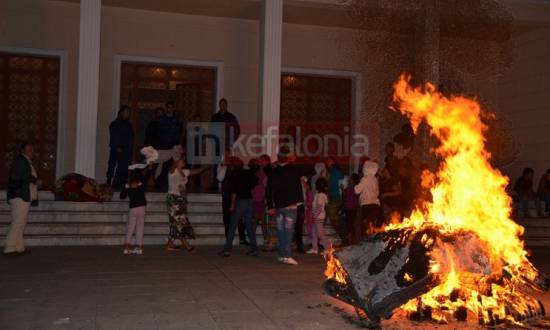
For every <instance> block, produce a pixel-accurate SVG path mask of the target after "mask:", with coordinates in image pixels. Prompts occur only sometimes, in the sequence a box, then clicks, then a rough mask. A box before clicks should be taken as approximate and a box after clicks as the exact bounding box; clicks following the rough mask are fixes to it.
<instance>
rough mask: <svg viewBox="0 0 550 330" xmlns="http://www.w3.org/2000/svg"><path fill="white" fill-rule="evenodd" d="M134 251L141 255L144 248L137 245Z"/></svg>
mask: <svg viewBox="0 0 550 330" xmlns="http://www.w3.org/2000/svg"><path fill="white" fill-rule="evenodd" d="M132 253H133V254H137V255H138V256H140V255H142V254H143V249H142V248H140V247H135V248H134V249H133V250H132Z"/></svg>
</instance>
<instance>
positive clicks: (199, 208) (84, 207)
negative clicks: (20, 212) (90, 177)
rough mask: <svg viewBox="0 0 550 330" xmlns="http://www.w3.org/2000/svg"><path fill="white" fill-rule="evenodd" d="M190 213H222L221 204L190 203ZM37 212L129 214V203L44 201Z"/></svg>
mask: <svg viewBox="0 0 550 330" xmlns="http://www.w3.org/2000/svg"><path fill="white" fill-rule="evenodd" d="M147 210H148V211H150V212H166V210H167V206H166V203H165V202H149V203H148V204H147ZM187 210H188V212H207V213H212V212H219V213H221V212H222V204H221V202H219V203H218V202H189V203H188V205H187ZM37 211H54V212H126V213H127V212H128V202H107V203H93V202H92V203H76V202H55V201H42V202H40V204H39V205H38V206H36V207H31V213H32V212H37ZM1 212H6V213H9V212H10V206H9V204H7V203H1V204H0V213H1Z"/></svg>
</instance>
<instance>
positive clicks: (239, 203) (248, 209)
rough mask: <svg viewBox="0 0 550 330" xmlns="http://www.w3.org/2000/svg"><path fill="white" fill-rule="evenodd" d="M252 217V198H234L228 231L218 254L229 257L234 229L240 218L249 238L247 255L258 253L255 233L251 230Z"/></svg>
mask: <svg viewBox="0 0 550 330" xmlns="http://www.w3.org/2000/svg"><path fill="white" fill-rule="evenodd" d="M253 217H254V209H253V206H252V199H241V200H235V206H234V207H233V212H232V213H231V223H230V224H229V231H228V232H227V236H226V239H225V245H224V247H223V250H222V252H220V256H223V257H229V256H230V255H231V250H232V247H233V239H234V238H235V230H236V229H237V226H238V224H239V221H240V219H243V223H244V228H245V230H246V234H247V235H248V237H249V239H250V251H248V252H247V253H246V254H247V255H249V256H257V255H258V244H257V242H256V233H254V231H253V230H252V225H253Z"/></svg>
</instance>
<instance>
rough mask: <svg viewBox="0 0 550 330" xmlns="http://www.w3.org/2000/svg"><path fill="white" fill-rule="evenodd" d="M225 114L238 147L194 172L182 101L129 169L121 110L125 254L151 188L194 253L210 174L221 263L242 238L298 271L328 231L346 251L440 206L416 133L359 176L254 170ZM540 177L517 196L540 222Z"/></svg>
mask: <svg viewBox="0 0 550 330" xmlns="http://www.w3.org/2000/svg"><path fill="white" fill-rule="evenodd" d="M219 106H220V110H219V111H218V112H217V113H216V114H215V115H214V116H213V117H212V121H214V122H223V123H225V124H226V132H225V134H226V135H228V136H231V137H232V139H226V141H227V143H226V145H225V151H226V157H224V160H223V164H219V165H217V166H202V167H192V166H188V165H187V164H186V162H185V156H184V155H185V153H184V150H183V148H182V147H181V142H182V129H183V128H182V124H181V121H180V119H179V117H178V116H177V115H176V114H175V106H174V103H173V102H167V103H166V108H165V109H158V111H157V114H156V116H155V118H154V119H153V120H152V121H151V123H150V124H149V126H148V127H147V132H146V139H145V141H144V144H143V145H144V147H145V149H149V150H153V151H154V154H155V157H154V161H149V160H148V161H147V162H145V163H139V162H138V163H136V164H133V165H130V160H131V159H132V151H133V147H134V132H133V128H132V125H131V124H130V122H129V109H128V107H122V108H121V109H120V111H119V113H118V117H117V119H116V120H115V121H113V123H111V125H110V132H111V141H110V147H111V151H110V159H109V168H108V171H107V182H108V183H109V184H110V185H111V186H112V187H113V188H114V189H118V190H119V191H120V197H121V198H122V199H126V198H128V199H129V215H128V223H127V232H126V237H125V243H124V248H123V253H124V254H126V255H129V254H138V255H140V254H143V246H142V245H143V233H144V226H145V222H146V207H147V199H146V194H147V191H148V185H149V183H150V182H151V181H154V182H155V187H156V189H157V190H159V189H160V190H161V191H164V192H166V194H167V195H166V203H167V213H168V214H167V218H168V223H169V230H168V237H167V243H166V249H167V250H169V251H173V250H177V249H180V248H181V249H185V250H186V251H189V252H192V251H193V250H194V249H195V248H194V247H193V246H192V245H191V243H190V240H192V239H194V238H195V233H194V230H193V226H192V219H190V218H189V216H188V212H187V204H188V202H187V191H188V188H187V185H188V182H189V180H190V179H192V178H193V177H194V176H197V175H200V174H201V173H203V172H205V171H211V173H212V176H213V177H214V180H213V182H212V185H213V186H214V189H215V190H218V189H219V190H220V191H221V195H222V211H223V224H224V228H225V244H224V246H223V248H222V249H221V251H220V252H219V253H218V255H219V256H221V257H230V256H231V253H232V250H233V249H232V248H233V240H234V238H235V232H238V237H239V243H240V244H241V245H245V246H249V250H248V252H247V253H246V254H247V255H249V256H257V255H258V254H259V253H260V250H261V251H262V252H272V251H273V252H274V251H277V253H278V261H280V262H281V263H284V264H290V265H297V264H298V261H297V260H296V259H295V258H294V257H293V255H294V254H293V252H294V251H296V252H297V253H307V254H319V253H324V252H326V251H329V250H330V249H331V247H332V245H333V243H334V241H333V240H331V239H330V238H329V236H328V235H327V232H326V231H325V228H327V225H329V224H330V225H331V227H332V228H333V229H334V231H335V233H336V238H337V241H338V244H341V245H348V244H357V243H358V242H360V241H361V240H362V239H363V238H365V237H367V236H369V235H371V234H373V233H375V232H377V231H379V230H382V229H383V228H384V226H385V225H386V224H388V223H389V222H392V221H399V220H400V218H402V217H406V216H408V215H409V214H410V213H411V212H412V210H413V208H414V207H422V203H423V202H426V201H429V200H430V198H431V196H430V194H429V191H428V190H426V189H422V183H421V178H422V177H423V175H422V172H423V171H424V170H427V166H426V165H419V164H416V163H415V162H414V161H412V157H410V154H411V149H412V148H413V145H414V134H413V132H412V129H411V127H410V125H404V126H403V127H402V129H401V131H400V132H399V134H397V135H396V136H395V137H394V138H393V142H389V143H387V144H386V146H385V157H384V159H383V162H382V164H379V163H378V162H377V161H374V160H371V159H369V158H367V157H365V158H364V159H361V160H360V162H359V164H360V168H358V169H357V173H353V171H351V170H350V169H349V166H348V164H344V165H346V166H340V165H341V164H338V163H337V162H336V161H335V160H334V159H332V158H326V159H322V160H320V161H319V160H317V162H316V163H315V164H312V163H311V160H310V159H299V158H297V156H296V154H295V153H294V151H293V150H292V147H291V146H290V147H288V146H285V147H283V148H281V150H280V151H279V153H278V155H277V159H276V161H273V162H272V160H271V159H270V157H269V156H268V155H262V156H260V157H258V158H254V159H250V160H248V162H247V164H245V163H244V161H243V160H242V159H240V158H238V157H235V156H230V154H231V148H232V143H233V141H235V140H236V139H237V138H238V135H239V133H240V132H239V130H240V128H239V124H238V121H237V119H236V117H235V116H234V115H233V114H231V113H229V112H228V110H227V101H226V100H225V99H222V100H221V101H220V103H219ZM145 149H142V153H143V150H145ZM144 155H145V154H144ZM34 157H35V151H34V145H33V144H32V143H30V142H27V143H24V144H22V146H21V149H20V155H19V156H18V157H17V158H16V159H15V161H14V163H13V164H12V167H11V170H10V175H9V183H8V191H7V198H8V202H9V204H10V207H11V211H12V219H13V220H12V223H11V226H10V229H9V232H8V235H7V238H6V245H5V248H4V253H5V254H8V255H21V254H25V253H28V249H26V248H25V246H24V241H23V233H24V229H25V225H26V223H27V218H28V213H29V208H30V206H31V204H32V203H33V202H35V201H37V197H38V194H37V191H38V187H39V185H40V180H39V178H38V175H37V172H36V170H35V169H34V167H33V164H32V161H33V159H34ZM145 158H147V157H145ZM533 175H534V171H533V169H531V168H526V169H524V171H523V175H522V176H521V177H520V178H519V179H518V180H517V181H516V182H515V184H514V185H513V189H511V191H512V190H513V191H512V192H511V194H512V197H513V198H514V201H515V204H516V205H519V207H518V208H517V212H516V215H518V216H520V217H529V216H530V215H531V213H530V207H529V206H530V204H531V203H533V202H534V203H533V204H534V205H535V209H536V211H537V215H538V216H546V215H548V214H550V170H548V171H547V172H546V173H545V174H544V175H543V176H542V177H541V179H540V183H539V186H538V190H537V191H535V190H534V187H533ZM541 202H544V205H545V209H543V208H542V205H541ZM258 227H260V230H261V234H262V238H263V240H262V241H263V247H262V248H261V249H260V248H259V246H258V245H259V244H258V242H257V240H256V233H257V229H258ZM304 234H307V236H309V237H310V239H311V246H308V247H306V246H305V242H304V239H303V238H304V236H305V235H304ZM178 242H179V244H178Z"/></svg>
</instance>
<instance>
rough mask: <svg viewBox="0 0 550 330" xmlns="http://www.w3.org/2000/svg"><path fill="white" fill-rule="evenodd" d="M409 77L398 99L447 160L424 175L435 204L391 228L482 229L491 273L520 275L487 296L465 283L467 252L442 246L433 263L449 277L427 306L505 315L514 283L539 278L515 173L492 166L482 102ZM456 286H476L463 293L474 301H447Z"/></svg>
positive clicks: (400, 85) (426, 298) (398, 89)
mask: <svg viewBox="0 0 550 330" xmlns="http://www.w3.org/2000/svg"><path fill="white" fill-rule="evenodd" d="M409 81H410V77H408V76H406V75H402V76H401V77H400V79H399V81H398V82H397V83H396V84H395V86H394V88H395V93H394V100H395V101H396V102H398V103H399V111H400V112H401V113H402V114H404V115H406V116H407V117H408V118H409V119H410V122H411V124H412V126H413V129H414V130H415V131H417V130H418V127H419V125H420V123H421V122H425V123H426V124H427V125H428V127H429V129H430V132H431V134H432V135H434V136H435V137H436V138H437V139H438V140H439V141H440V145H439V146H438V147H437V148H436V149H435V154H436V155H437V156H439V157H440V158H441V159H442V161H441V164H440V167H439V169H438V171H437V173H435V174H433V175H430V173H429V172H428V173H426V172H424V173H423V175H422V178H423V180H422V185H423V186H424V187H426V186H428V187H429V188H430V191H431V194H432V197H433V201H432V202H428V203H425V204H424V205H423V206H422V208H420V207H417V208H416V209H415V210H414V211H413V213H412V214H411V216H410V217H409V218H407V219H404V220H403V222H402V223H400V224H391V225H389V226H388V227H387V228H386V229H387V230H390V229H395V228H404V227H407V228H411V227H412V228H415V229H420V228H422V227H425V226H433V227H437V228H439V230H440V231H442V232H444V233H457V232H459V231H467V232H473V233H475V234H476V235H477V236H478V237H479V240H480V241H481V244H483V246H484V248H485V249H486V250H487V252H488V253H487V254H488V256H489V258H490V259H491V260H490V264H491V268H492V269H491V270H490V272H491V273H494V272H495V269H496V270H498V271H499V272H500V273H501V274H502V272H503V270H506V272H507V273H510V274H511V276H512V279H511V280H510V283H508V284H507V285H503V286H498V285H495V284H491V287H490V291H491V294H490V295H487V294H486V295H485V296H483V295H482V294H481V293H480V292H479V290H477V289H475V288H468V287H467V285H465V284H464V283H463V282H465V281H467V280H466V279H465V277H467V275H466V273H467V272H466V271H465V270H464V269H460V268H458V267H459V266H458V265H459V264H458V263H457V258H459V257H457V256H455V255H453V253H452V252H450V251H439V253H440V254H441V255H438V256H434V255H432V257H435V259H436V260H437V263H436V264H434V265H432V267H431V272H432V273H436V274H440V275H441V277H443V278H444V281H443V284H441V285H440V286H438V287H436V288H434V289H433V290H432V291H430V292H429V293H427V294H425V295H424V296H422V297H421V300H422V303H423V304H424V305H428V306H430V307H434V308H440V309H441V307H446V309H450V310H451V311H453V310H454V308H453V307H455V308H456V307H457V306H459V305H461V306H465V307H467V308H468V310H470V311H471V312H474V313H477V314H478V315H481V316H483V317H484V319H485V318H486V317H488V316H487V315H486V314H487V310H488V309H492V310H491V313H493V312H494V313H498V314H502V316H503V317H504V315H505V313H504V303H503V300H505V299H510V296H511V295H512V294H513V292H512V291H513V285H512V283H513V282H514V280H515V279H518V278H520V277H521V276H527V277H528V278H534V277H535V276H536V275H537V272H536V270H535V268H534V267H533V266H532V265H531V264H530V263H529V261H528V260H527V257H526V251H525V250H524V246H523V242H522V241H521V239H520V236H521V235H522V234H523V227H521V226H519V225H518V224H516V223H515V222H514V221H513V220H512V219H511V218H510V214H511V199H510V197H509V196H508V195H507V194H506V193H505V187H506V185H507V184H508V178H506V177H505V176H504V175H502V174H501V173H500V172H499V171H498V170H496V169H494V168H493V167H492V166H491V164H490V163H489V160H490V157H491V155H490V154H489V153H488V152H487V151H486V150H485V138H484V133H485V132H486V130H487V127H486V125H485V124H483V122H482V121H481V108H480V106H479V104H478V102H476V101H475V100H472V99H468V98H465V97H460V96H450V97H446V96H444V95H442V94H441V93H439V92H437V91H436V89H435V87H434V86H433V85H431V84H426V85H425V87H424V88H413V87H411V86H410V85H409ZM442 255H446V256H447V258H443V257H442ZM445 259H447V260H445ZM519 282H521V281H519ZM455 289H461V290H466V291H468V292H467V294H466V295H463V296H467V297H468V298H467V299H466V300H467V301H462V300H460V301H454V302H451V301H450V300H448V299H447V300H445V301H442V300H441V297H442V296H446V297H448V296H449V295H450V294H451V292H452V291H453V290H455ZM506 297H508V298H506ZM403 309H405V310H411V311H412V310H414V309H416V303H415V302H414V301H411V302H409V303H407V304H406V305H405V306H403Z"/></svg>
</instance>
